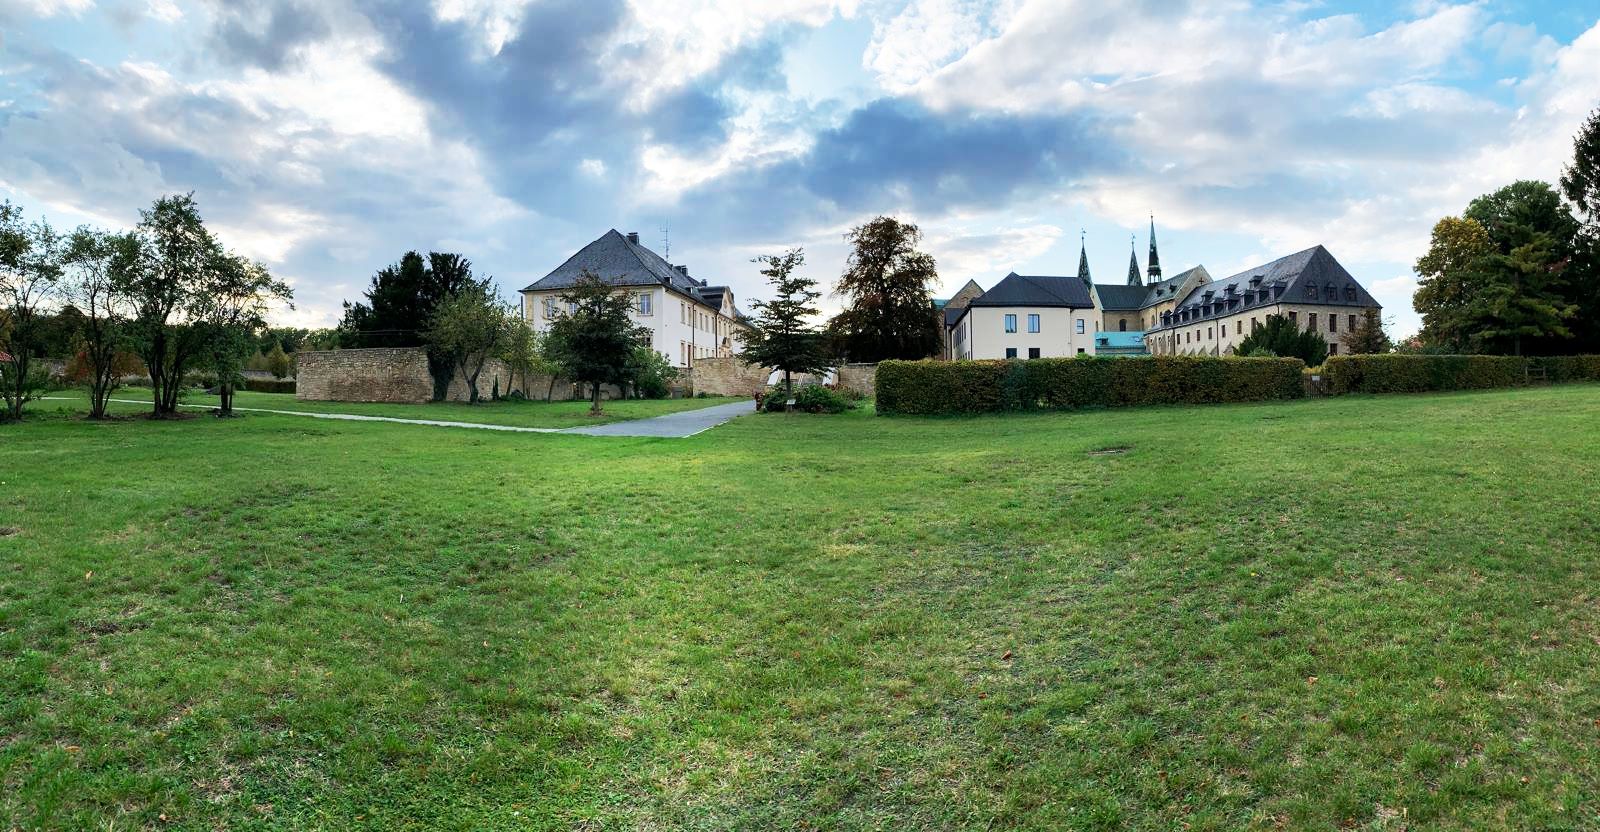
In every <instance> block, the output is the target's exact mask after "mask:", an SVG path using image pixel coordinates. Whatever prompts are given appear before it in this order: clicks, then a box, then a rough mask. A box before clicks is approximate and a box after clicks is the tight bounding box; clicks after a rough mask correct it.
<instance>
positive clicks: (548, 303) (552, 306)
mask: <svg viewBox="0 0 1600 832" xmlns="http://www.w3.org/2000/svg"><path fill="white" fill-rule="evenodd" d="M544 316H545V319H546V320H555V317H556V299H555V298H545V299H544Z"/></svg>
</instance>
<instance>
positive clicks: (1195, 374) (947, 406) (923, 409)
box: [876, 356, 1305, 415]
mask: <svg viewBox="0 0 1600 832" xmlns="http://www.w3.org/2000/svg"><path fill="white" fill-rule="evenodd" d="M1304 367H1305V364H1304V363H1303V362H1301V361H1300V360H1299V359H1294V358H1232V357H1229V358H1212V357H1203V356H1147V357H1140V358H1124V357H1108V356H1096V357H1089V358H1085V357H1081V356H1080V357H1078V358H1039V359H1032V360H1029V361H885V362H882V363H880V364H879V365H878V373H877V381H876V384H877V399H878V412H879V413H885V414H908V415H909V414H916V415H935V414H938V415H948V414H961V413H996V412H1006V411H1023V410H1076V409H1080V408H1089V407H1131V406H1137V405H1150V404H1213V403H1220V402H1248V401H1263V400H1268V399H1294V398H1300V397H1301V396H1303V395H1305V387H1304V383H1303V382H1302V380H1301V370H1302V369H1303V368H1304Z"/></svg>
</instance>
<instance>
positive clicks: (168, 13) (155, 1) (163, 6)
mask: <svg viewBox="0 0 1600 832" xmlns="http://www.w3.org/2000/svg"><path fill="white" fill-rule="evenodd" d="M145 8H146V11H147V12H148V13H149V15H150V17H152V18H154V19H155V20H159V21H161V22H162V23H177V22H178V21H180V20H182V19H183V9H180V8H178V4H177V3H175V2H173V0H149V2H148V3H147V5H146V7H145Z"/></svg>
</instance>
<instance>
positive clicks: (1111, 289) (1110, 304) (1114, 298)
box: [1094, 283, 1147, 310]
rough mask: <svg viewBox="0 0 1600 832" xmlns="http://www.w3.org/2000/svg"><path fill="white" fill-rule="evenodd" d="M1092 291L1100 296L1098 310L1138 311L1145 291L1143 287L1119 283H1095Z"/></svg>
mask: <svg viewBox="0 0 1600 832" xmlns="http://www.w3.org/2000/svg"><path fill="white" fill-rule="evenodd" d="M1094 290H1095V293H1096V294H1098V295H1099V296H1100V308H1101V309H1110V310H1121V309H1138V308H1139V307H1140V306H1141V305H1142V304H1143V303H1144V296H1145V292H1146V291H1147V290H1146V289H1145V287H1143V286H1129V285H1126V284H1120V283H1096V284H1095V285H1094Z"/></svg>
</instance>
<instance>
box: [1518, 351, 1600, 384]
mask: <svg viewBox="0 0 1600 832" xmlns="http://www.w3.org/2000/svg"><path fill="white" fill-rule="evenodd" d="M1528 365H1529V366H1530V367H1535V368H1540V369H1543V370H1544V371H1545V376H1546V378H1548V379H1549V380H1550V381H1556V382H1559V381H1600V355H1550V356H1541V357H1538V358H1530V359H1528Z"/></svg>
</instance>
